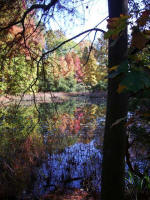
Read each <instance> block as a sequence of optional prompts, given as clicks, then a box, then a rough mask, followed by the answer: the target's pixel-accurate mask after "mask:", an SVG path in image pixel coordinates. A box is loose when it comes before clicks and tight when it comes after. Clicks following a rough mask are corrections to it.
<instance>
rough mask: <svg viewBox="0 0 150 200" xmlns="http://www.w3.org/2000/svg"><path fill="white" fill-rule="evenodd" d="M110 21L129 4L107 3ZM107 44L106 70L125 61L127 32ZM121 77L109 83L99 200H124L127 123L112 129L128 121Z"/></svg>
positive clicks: (118, 0)
mask: <svg viewBox="0 0 150 200" xmlns="http://www.w3.org/2000/svg"><path fill="white" fill-rule="evenodd" d="M108 8H109V18H113V17H119V16H120V14H125V15H127V12H128V0H108ZM111 44H112V40H111V39H110V40H109V50H108V60H109V67H112V66H115V65H119V64H120V63H121V62H123V61H124V60H126V59H127V29H126V30H125V31H124V33H123V34H122V35H121V36H120V38H119V40H118V42H117V43H116V44H115V45H112V47H111ZM122 78H123V74H122V75H120V76H117V77H115V78H113V79H110V78H109V80H108V96H107V113H106V124H105V134H104V149H103V164H102V190H101V191H102V192H101V197H102V200H111V199H115V200H123V198H124V183H125V177H124V174H125V150H126V149H125V148H126V128H125V122H126V120H122V121H121V122H120V123H118V124H116V125H114V126H112V124H113V123H114V122H116V121H117V120H118V119H121V118H124V117H127V105H128V95H127V94H126V93H121V94H119V93H118V92H117V88H118V85H119V83H120V81H121V80H122Z"/></svg>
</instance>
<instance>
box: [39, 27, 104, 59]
mask: <svg viewBox="0 0 150 200" xmlns="http://www.w3.org/2000/svg"><path fill="white" fill-rule="evenodd" d="M92 31H96V32H102V33H105V31H104V30H102V29H99V28H92V29H88V30H86V31H84V32H82V33H79V34H78V35H75V36H73V37H72V38H70V39H68V40H65V41H64V42H62V43H60V44H59V45H58V46H56V47H55V48H53V49H51V50H49V51H47V52H45V53H43V55H42V56H41V58H40V60H42V59H43V57H45V56H46V55H47V54H49V53H52V52H54V51H56V50H57V49H58V48H60V47H61V46H63V45H64V44H66V43H68V42H70V41H71V40H74V39H76V38H77V37H80V36H81V35H84V34H86V33H88V32H92Z"/></svg>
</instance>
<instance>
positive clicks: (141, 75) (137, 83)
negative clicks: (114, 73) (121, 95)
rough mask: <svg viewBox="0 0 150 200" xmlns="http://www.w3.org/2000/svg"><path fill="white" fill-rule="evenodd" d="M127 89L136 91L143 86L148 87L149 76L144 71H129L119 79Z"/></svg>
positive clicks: (149, 84)
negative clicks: (123, 77) (122, 78)
mask: <svg viewBox="0 0 150 200" xmlns="http://www.w3.org/2000/svg"><path fill="white" fill-rule="evenodd" d="M121 85H125V86H126V87H127V89H128V90H129V91H133V92H137V91H139V90H141V89H144V88H145V87H146V88H147V87H150V77H149V75H147V74H146V73H145V72H144V71H131V72H129V73H128V74H127V75H126V77H125V79H124V80H123V81H121Z"/></svg>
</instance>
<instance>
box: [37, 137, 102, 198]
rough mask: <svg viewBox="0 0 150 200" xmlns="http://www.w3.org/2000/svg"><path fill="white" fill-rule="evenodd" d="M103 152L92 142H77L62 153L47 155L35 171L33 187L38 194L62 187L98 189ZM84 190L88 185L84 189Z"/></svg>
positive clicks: (63, 188)
mask: <svg viewBox="0 0 150 200" xmlns="http://www.w3.org/2000/svg"><path fill="white" fill-rule="evenodd" d="M101 162H102V155H101V152H100V150H99V149H97V148H95V141H94V140H92V141H91V142H90V143H88V144H83V143H76V144H74V145H72V146H70V147H67V148H65V150H64V151H63V152H62V153H61V154H52V155H50V154H49V155H48V160H47V162H45V163H43V164H42V166H41V168H40V169H39V170H38V173H37V174H38V178H37V181H36V183H35V186H34V192H35V194H36V195H37V196H39V195H42V194H45V193H48V192H49V191H51V190H57V189H58V188H61V189H62V190H65V189H66V188H84V189H85V188H86V187H88V190H89V189H91V190H96V191H98V190H100V177H101ZM86 189H87V188H86Z"/></svg>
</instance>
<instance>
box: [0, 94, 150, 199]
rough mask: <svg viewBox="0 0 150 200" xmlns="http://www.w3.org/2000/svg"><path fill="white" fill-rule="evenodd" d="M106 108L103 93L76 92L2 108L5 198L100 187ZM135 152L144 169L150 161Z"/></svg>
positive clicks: (0, 174)
mask: <svg viewBox="0 0 150 200" xmlns="http://www.w3.org/2000/svg"><path fill="white" fill-rule="evenodd" d="M93 102H94V103H93ZM105 109H106V108H105V101H104V99H102V100H101V101H99V103H98V104H96V101H93V100H92V102H91V101H89V100H88V101H87V100H85V99H76V98H73V97H72V98H71V99H70V100H68V101H65V102H62V103H40V104H36V105H34V104H31V105H27V104H26V105H20V106H19V108H18V107H17V105H11V106H5V107H2V108H0V188H1V190H0V199H26V198H27V197H28V199H34V198H35V199H39V198H41V197H43V196H44V195H46V194H49V193H50V192H54V191H57V190H61V191H64V190H69V189H73V188H78V189H83V190H85V191H88V192H91V191H92V192H100V184H101V164H102V145H103V132H104V122H105V112H106V111H105ZM138 156H139V155H138ZM131 157H132V162H134V163H136V164H139V165H141V163H142V168H141V170H142V169H143V167H145V165H146V166H147V165H148V164H149V163H146V164H145V162H141V159H140V156H139V160H138V159H137V155H136V153H135V151H131ZM143 165H144V166H143ZM29 197H30V198H29Z"/></svg>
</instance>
